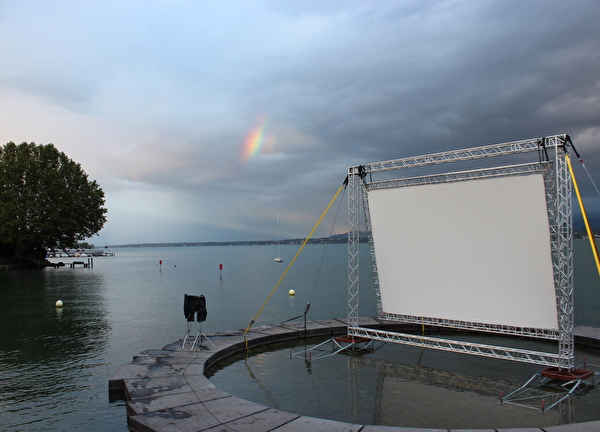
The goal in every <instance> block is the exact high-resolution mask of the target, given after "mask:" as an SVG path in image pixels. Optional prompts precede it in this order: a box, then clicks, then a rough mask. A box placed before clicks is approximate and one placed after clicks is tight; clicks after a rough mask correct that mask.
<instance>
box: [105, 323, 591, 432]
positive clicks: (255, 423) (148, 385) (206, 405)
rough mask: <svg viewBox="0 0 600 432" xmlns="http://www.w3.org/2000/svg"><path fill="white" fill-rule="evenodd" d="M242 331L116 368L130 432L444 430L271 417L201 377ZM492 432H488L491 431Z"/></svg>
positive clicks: (579, 336) (329, 328)
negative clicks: (206, 345) (204, 347)
mask: <svg viewBox="0 0 600 432" xmlns="http://www.w3.org/2000/svg"><path fill="white" fill-rule="evenodd" d="M360 321H361V322H360V325H361V326H365V327H372V328H381V329H387V330H396V331H406V330H407V329H408V328H412V326H407V325H402V324H398V323H392V322H388V321H382V320H377V319H375V318H361V320H360ZM346 329H347V325H346V322H345V320H339V319H331V320H323V321H311V322H308V323H307V329H306V334H305V331H304V325H301V326H300V325H294V324H288V325H284V324H282V325H273V326H267V327H260V328H256V329H254V330H253V331H251V332H248V333H247V335H246V338H247V341H248V347H250V348H253V347H258V346H262V345H268V344H272V343H276V342H284V341H290V340H295V339H301V338H304V337H313V336H325V337H328V336H334V335H340V334H345V333H346ZM242 335H243V331H241V330H240V331H232V332H223V333H217V334H212V335H209V338H210V340H211V342H212V343H213V344H214V345H215V346H214V347H213V346H210V350H200V349H199V348H197V347H196V348H194V350H192V351H190V349H189V348H188V347H187V346H186V348H185V349H183V350H182V349H181V341H178V342H176V343H173V344H170V345H167V346H165V347H164V348H163V349H160V350H147V351H144V352H142V353H140V354H138V355H136V356H135V357H134V359H133V362H132V363H130V364H128V365H125V366H122V367H120V368H119V369H118V370H117V372H116V373H115V375H114V376H113V377H112V378H111V379H110V380H109V391H110V392H111V393H112V394H114V393H119V394H124V396H125V400H126V401H127V418H128V424H129V429H130V430H131V431H133V432H175V431H178V432H192V431H193V432H199V431H205V432H221V431H228V432H231V431H239V432H259V431H260V432H266V431H275V432H314V431H330V432H408V431H415V432H416V431H421V432H423V431H429V432H433V431H440V432H447V429H418V428H404V427H389V426H373V425H356V424H350V423H343V422H336V421H331V420H325V419H319V418H313V417H306V416H301V415H297V414H293V413H288V412H283V411H278V410H276V409H272V408H268V407H265V406H262V405H259V404H256V403H254V402H250V401H247V400H244V399H240V398H238V397H235V396H232V395H230V394H228V393H226V392H224V391H222V390H220V389H218V388H217V387H215V386H214V385H213V384H212V383H211V382H210V381H209V380H208V378H206V377H205V376H204V373H205V371H206V370H207V369H208V368H209V367H210V366H211V365H213V364H214V363H215V362H217V361H219V360H222V359H224V358H225V357H227V356H230V355H232V354H234V353H237V352H241V351H243V350H245V349H246V341H245V339H244V337H243V336H242ZM575 342H576V344H577V345H580V346H590V347H594V348H600V329H596V328H592V327H577V328H576V330H575ZM491 431H492V430H489V432H491ZM501 431H503V432H505V431H512V432H520V431H528V432H590V431H600V421H594V422H587V423H574V424H567V425H561V426H553V427H544V428H543V429H539V428H529V429H503V430H498V432H501Z"/></svg>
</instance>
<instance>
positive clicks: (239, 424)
mask: <svg viewBox="0 0 600 432" xmlns="http://www.w3.org/2000/svg"><path fill="white" fill-rule="evenodd" d="M298 417H299V416H298V415H297V414H291V413H288V412H285V411H279V410H275V409H271V408H269V409H267V410H265V411H261V412H258V413H255V414H251V415H249V416H246V417H242V418H240V419H237V420H234V421H231V422H227V423H224V424H222V425H219V426H216V427H213V428H210V429H206V431H203V432H232V431H235V432H268V431H273V430H278V429H277V428H278V427H280V426H282V425H285V424H287V423H289V422H291V421H292V420H294V419H297V418H298ZM315 430H317V429H315Z"/></svg>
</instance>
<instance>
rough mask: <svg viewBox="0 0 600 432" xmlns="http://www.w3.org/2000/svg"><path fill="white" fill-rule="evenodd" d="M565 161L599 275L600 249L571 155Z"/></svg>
mask: <svg viewBox="0 0 600 432" xmlns="http://www.w3.org/2000/svg"><path fill="white" fill-rule="evenodd" d="M565 160H566V161H567V165H568V166H569V172H570V173H571V178H572V179H573V189H575V194H576V195H577V201H579V208H580V209H581V214H582V215H583V222H584V223H585V229H586V231H587V234H588V239H589V240H590V245H591V246H592V253H593V254H594V259H595V260H596V268H597V269H598V274H600V259H598V248H597V247H596V241H595V240H594V233H593V232H592V228H591V226H590V221H589V220H588V217H587V213H586V211H585V207H584V206H583V201H582V200H581V194H580V193H579V187H578V186H577V180H575V173H574V172H573V166H572V165H571V158H570V157H569V155H565Z"/></svg>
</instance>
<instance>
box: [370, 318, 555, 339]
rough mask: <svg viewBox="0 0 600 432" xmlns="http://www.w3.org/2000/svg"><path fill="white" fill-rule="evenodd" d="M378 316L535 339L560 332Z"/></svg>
mask: <svg viewBox="0 0 600 432" xmlns="http://www.w3.org/2000/svg"><path fill="white" fill-rule="evenodd" d="M379 318H381V319H385V320H390V321H400V322H405V323H410V324H422V325H428V326H434V327H447V328H453V329H463V330H470V331H479V332H486V333H494V334H503V335H507V336H519V337H529V338H535V339H549V340H559V339H560V334H559V332H558V330H546V329H538V328H528V327H514V326H506V325H499V324H487V323H478V322H472V321H459V320H450V319H442V318H430V317H420V316H412V315H402V314H392V313H386V312H382V313H380V314H379Z"/></svg>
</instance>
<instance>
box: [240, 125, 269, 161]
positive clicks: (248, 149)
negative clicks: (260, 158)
mask: <svg viewBox="0 0 600 432" xmlns="http://www.w3.org/2000/svg"><path fill="white" fill-rule="evenodd" d="M267 120H268V119H267V116H265V115H263V116H261V118H260V120H259V121H258V123H257V124H256V126H254V128H252V130H251V131H250V133H249V134H248V135H247V136H246V140H245V141H244V145H243V147H242V161H243V162H244V163H248V162H250V161H251V160H252V159H253V158H254V157H255V156H256V155H257V154H258V153H260V149H261V148H262V146H263V144H264V143H265V131H266V129H267Z"/></svg>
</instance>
